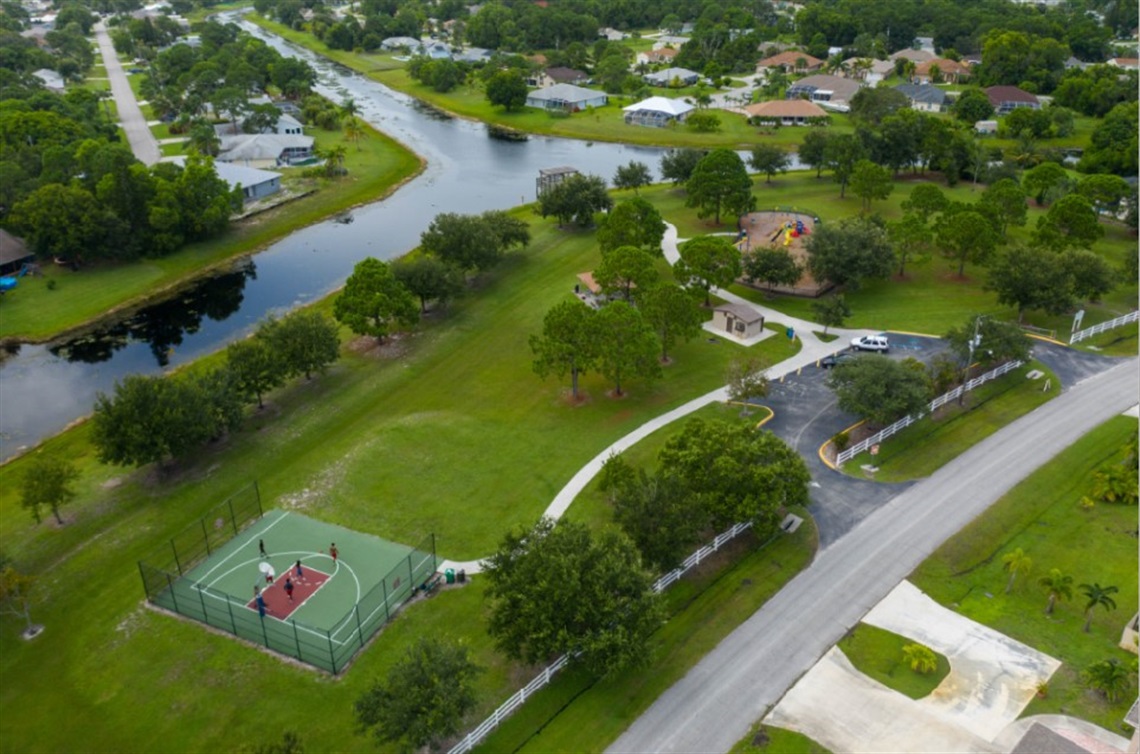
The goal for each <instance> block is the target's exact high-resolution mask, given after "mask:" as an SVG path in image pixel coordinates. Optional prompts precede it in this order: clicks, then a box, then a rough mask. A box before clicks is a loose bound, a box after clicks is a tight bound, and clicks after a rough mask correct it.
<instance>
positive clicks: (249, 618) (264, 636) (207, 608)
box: [140, 510, 437, 673]
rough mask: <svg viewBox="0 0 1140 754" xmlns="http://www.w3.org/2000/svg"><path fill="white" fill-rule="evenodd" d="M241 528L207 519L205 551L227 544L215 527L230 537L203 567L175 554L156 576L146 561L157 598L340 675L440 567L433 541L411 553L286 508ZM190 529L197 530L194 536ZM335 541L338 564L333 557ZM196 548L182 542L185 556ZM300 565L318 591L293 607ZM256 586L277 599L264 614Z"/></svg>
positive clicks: (207, 557)
mask: <svg viewBox="0 0 1140 754" xmlns="http://www.w3.org/2000/svg"><path fill="white" fill-rule="evenodd" d="M238 528H239V527H238V526H237V525H234V526H231V524H230V522H229V521H227V520H225V519H223V518H218V519H216V520H214V521H211V520H209V519H203V521H202V522H200V529H201V534H199V535H198V538H199V540H200V541H201V542H202V544H203V545H205V544H206V543H207V542H208V541H209V540H210V539H220V538H222V537H221V536H218V535H215V534H212V533H210V532H211V530H213V531H227V536H230V537H232V538H230V539H228V541H225V542H224V543H217V544H214V545H212V546H210V547H204V549H203V550H202V552H203V553H204V554H205V557H204V559H201V562H198V563H196V564H195V563H189V562H186V557H185V556H184V555H183V556H181V557H180V556H179V555H178V554H177V553H176V555H175V567H176V572H173V573H171V572H165V573H162V575H161V578H158V579H156V578H155V576H154V573H155V572H156V571H158V569H155V568H154V567H153V566H151V565H147V564H145V563H143V564H140V567H142V568H143V574H144V581H145V582H146V583H147V592H148V596H149V597H150V599H151V601H152V602H154V603H155V604H158V605H160V606H162V607H165V608H167V609H169V610H173V611H175V612H177V613H180V614H182V615H185V616H187V617H190V618H194V619H195V620H198V621H201V622H203V623H206V624H208V625H210V626H213V627H215V628H219V629H222V630H224V631H227V632H229V633H232V634H235V635H237V636H240V637H242V638H244V639H248V640H250V641H254V642H256V643H258V644H262V645H264V646H266V647H269V648H270V649H273V650H275V651H277V652H280V653H282V654H285V655H288V656H290V657H295V658H297V659H299V660H302V661H303V662H307V663H309V664H312V665H315V666H317V667H320V668H323V669H325V670H329V671H331V672H333V673H338V672H340V671H341V670H342V669H343V668H344V667H345V665H347V663H348V661H349V660H351V658H352V656H353V655H354V654H355V653H356V652H357V651H358V650H359V649H360V648H362V647H363V646H364V644H365V643H367V641H368V639H369V638H371V637H372V635H373V634H374V633H376V631H378V630H379V629H380V627H381V626H383V625H384V623H386V622H387V621H388V620H390V619H391V617H392V615H394V614H395V612H396V610H397V609H398V608H399V607H400V605H402V604H403V603H404V602H405V601H407V600H408V599H409V598H410V597H412V596H413V595H414V594H415V593H416V591H417V589H419V588H420V587H421V586H422V585H423V584H424V583H425V582H426V581H428V580H429V579H430V578H431V577H432V575H433V574H434V573H435V569H436V565H437V561H436V557H435V546H434V537H431V536H429V537H428V538H427V539H426V540H425V541H424V542H422V543H420V544H419V545H418V546H416V547H412V546H409V545H402V544H396V543H394V542H389V541H387V540H384V539H380V538H379V537H374V536H371V535H368V534H362V533H360V532H356V531H353V530H351V529H345V528H343V527H340V526H335V525H333V524H328V523H324V522H322V521H316V520H314V519H311V518H308V517H307V516H303V515H301V514H299V513H290V512H285V511H279V510H273V511H269V512H267V513H266V514H265V515H264V516H261V517H259V518H256V519H254V520H253V521H252V522H251V523H250V524H249V525H248V526H246V527H245V528H243V529H240V531H237V529H238ZM230 529H233V530H234V531H235V532H236V534H232V533H228V530H230ZM193 531H195V527H192V528H191V529H190V530H188V532H193ZM195 533H196V532H195ZM183 539H184V540H185V538H183ZM262 542H264V544H265V550H266V556H265V557H263V556H262V555H261V552H260V548H259V545H260V543H262ZM334 543H335V545H336V549H337V558H336V559H335V560H334V559H333V557H332V556H331V554H330V549H331V547H332V546H333V544H334ZM172 548H174V549H175V550H176V551H177V549H178V547H177V546H176V545H173V544H172ZM194 551H196V547H193V546H192V547H186V546H185V544H183V546H182V552H184V553H185V552H194ZM298 560H300V561H301V568H302V570H303V571H304V572H305V575H306V580H307V581H309V582H310V583H312V582H316V583H317V586H316V588H315V591H312V592H311V593H307V594H304V596H303V597H302V595H301V594H300V592H299V593H298V596H299V597H300V599H298V600H297V601H296V603H292V604H286V603H285V602H284V592H283V591H282V590H281V584H282V582H283V581H284V578H285V576H286V575H287V574H290V575H292V574H294V573H295V572H294V569H295V566H296V563H297V561H298ZM268 569H272V571H271V572H270V574H269V575H270V578H269V579H267V578H266V571H267V570H268ZM167 570H169V569H167ZM179 572H180V573H179ZM160 573H161V572H160ZM156 581H158V582H159V583H160V585H161V586H160V588H159V589H155V588H154V584H155V582H156ZM162 586H165V587H166V588H161V587H162ZM254 586H258V587H260V588H261V589H263V590H264V594H265V597H266V600H267V601H269V599H270V594H271V593H272V595H273V598H272V599H273V600H274V601H273V602H271V603H270V610H269V614H266V615H265V616H260V615H259V614H258V610H257V608H256V605H255V603H254V602H253V597H254ZM277 615H284V616H285V617H284V618H282V617H276V616H277Z"/></svg>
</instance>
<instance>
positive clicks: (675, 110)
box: [622, 97, 693, 117]
mask: <svg viewBox="0 0 1140 754" xmlns="http://www.w3.org/2000/svg"><path fill="white" fill-rule="evenodd" d="M692 109H693V106H692V105H690V104H689V103H688V102H685V101H684V100H681V99H669V98H668V97H650V98H649V99H643V100H642V101H641V102H638V103H636V104H633V105H630V106H629V107H623V108H622V110H623V111H625V112H627V113H636V112H639V111H642V110H652V111H653V112H657V113H666V114H668V115H672V116H675V117H680V116H682V115H684V114H685V113H687V112H689V111H690V110H692Z"/></svg>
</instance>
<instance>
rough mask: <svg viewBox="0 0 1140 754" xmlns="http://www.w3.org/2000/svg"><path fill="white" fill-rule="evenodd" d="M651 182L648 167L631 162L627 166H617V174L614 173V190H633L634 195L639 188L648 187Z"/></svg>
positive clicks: (651, 178) (634, 161)
mask: <svg viewBox="0 0 1140 754" xmlns="http://www.w3.org/2000/svg"><path fill="white" fill-rule="evenodd" d="M652 180H653V176H652V175H650V173H649V166H648V165H646V164H645V163H644V162H638V161H637V160H631V161H630V163H629V164H628V165H618V169H617V172H616V173H614V188H617V189H633V193H635V194H636V193H637V190H638V189H639V188H641V187H642V186H648V185H649V184H650V182H651V181H652Z"/></svg>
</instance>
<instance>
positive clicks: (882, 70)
mask: <svg viewBox="0 0 1140 754" xmlns="http://www.w3.org/2000/svg"><path fill="white" fill-rule="evenodd" d="M894 72H895V65H894V63H892V62H891V61H889V60H875V59H874V58H847V60H844V61H843V68H842V70H841V71H840V75H841V76H845V77H847V78H849V79H855V80H857V81H862V82H863V83H865V84H867V86H874V85H875V84H877V83H879V82H880V81H882V80H883V79H885V78H887V77H888V76H890V75H891V74H892V73H894Z"/></svg>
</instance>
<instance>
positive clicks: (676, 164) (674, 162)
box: [661, 148, 707, 186]
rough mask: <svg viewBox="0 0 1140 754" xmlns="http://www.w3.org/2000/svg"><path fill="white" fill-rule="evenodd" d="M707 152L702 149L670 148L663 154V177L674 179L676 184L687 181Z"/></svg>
mask: <svg viewBox="0 0 1140 754" xmlns="http://www.w3.org/2000/svg"><path fill="white" fill-rule="evenodd" d="M706 154H707V152H705V151H704V150H701V149H690V148H685V149H670V150H669V151H668V152H666V153H665V154H663V155H661V177H662V178H665V179H667V180H670V181H672V182H673V185H674V186H680V185H681V184H683V183H687V182H688V180H689V178H690V177H691V176H692V175H693V170H694V169H695V168H696V167H697V163H698V162H700V161H701V159H702V158H703V157H704V156H705V155H706Z"/></svg>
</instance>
